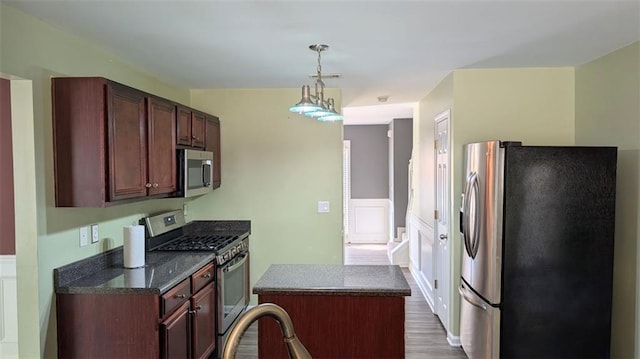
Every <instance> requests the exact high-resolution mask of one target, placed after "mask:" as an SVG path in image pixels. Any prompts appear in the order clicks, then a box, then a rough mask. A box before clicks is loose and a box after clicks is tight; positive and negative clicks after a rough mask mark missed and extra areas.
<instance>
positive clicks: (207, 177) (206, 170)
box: [202, 163, 211, 187]
mask: <svg viewBox="0 0 640 359" xmlns="http://www.w3.org/2000/svg"><path fill="white" fill-rule="evenodd" d="M202 184H203V186H204V187H209V185H210V184H211V164H209V163H203V164H202Z"/></svg>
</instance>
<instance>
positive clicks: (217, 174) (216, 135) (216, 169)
mask: <svg viewBox="0 0 640 359" xmlns="http://www.w3.org/2000/svg"><path fill="white" fill-rule="evenodd" d="M206 118H207V123H206V126H207V127H206V137H205V150H206V151H211V152H213V177H212V178H211V184H212V187H213V188H218V187H220V183H221V182H222V172H221V163H220V159H221V157H222V156H221V155H220V120H218V118H217V117H213V116H207V117H206Z"/></svg>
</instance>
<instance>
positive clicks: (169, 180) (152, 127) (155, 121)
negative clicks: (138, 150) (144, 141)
mask: <svg viewBox="0 0 640 359" xmlns="http://www.w3.org/2000/svg"><path fill="white" fill-rule="evenodd" d="M147 111H148V114H149V115H148V126H147V138H148V154H149V163H148V171H149V172H148V173H149V177H148V183H150V184H151V187H150V188H149V195H156V194H166V193H173V192H175V191H176V140H175V138H176V122H175V118H176V107H175V106H174V104H173V103H170V102H168V101H164V100H161V99H157V98H153V97H150V98H149V99H148V106H147Z"/></svg>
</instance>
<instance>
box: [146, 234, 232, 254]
mask: <svg viewBox="0 0 640 359" xmlns="http://www.w3.org/2000/svg"><path fill="white" fill-rule="evenodd" d="M239 238H240V236H237V235H231V236H229V235H194V234H189V235H183V236H180V237H178V238H176V239H174V240H172V241H170V242H168V243H166V244H164V245H162V246H160V247H158V248H157V250H159V251H212V252H219V251H221V250H222V249H223V248H225V247H227V246H229V245H231V244H232V243H234V242H237V241H238V240H239Z"/></svg>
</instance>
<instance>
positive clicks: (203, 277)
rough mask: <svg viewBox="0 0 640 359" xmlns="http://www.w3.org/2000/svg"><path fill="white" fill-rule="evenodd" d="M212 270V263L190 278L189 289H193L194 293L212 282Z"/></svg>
mask: <svg viewBox="0 0 640 359" xmlns="http://www.w3.org/2000/svg"><path fill="white" fill-rule="evenodd" d="M213 270H214V269H213V263H209V264H207V265H206V266H204V267H202V268H201V269H200V270H198V271H197V272H195V273H194V274H193V275H192V276H191V287H192V288H193V293H196V292H197V291H199V290H200V288H202V287H204V286H205V285H207V283H209V282H211V281H212V280H213V274H214V273H213Z"/></svg>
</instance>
